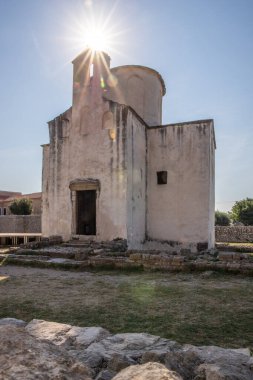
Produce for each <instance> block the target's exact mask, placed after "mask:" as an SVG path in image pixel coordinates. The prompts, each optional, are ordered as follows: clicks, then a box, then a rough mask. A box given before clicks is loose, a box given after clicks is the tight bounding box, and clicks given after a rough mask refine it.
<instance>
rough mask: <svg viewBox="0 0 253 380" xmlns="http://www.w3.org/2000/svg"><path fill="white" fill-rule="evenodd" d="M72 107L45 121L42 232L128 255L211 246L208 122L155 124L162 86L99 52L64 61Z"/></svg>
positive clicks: (148, 72) (148, 73)
mask: <svg viewBox="0 0 253 380" xmlns="http://www.w3.org/2000/svg"><path fill="white" fill-rule="evenodd" d="M73 71H74V73H73V104H72V107H71V108H70V109H68V110H67V111H65V112H64V113H62V114H61V115H59V116H57V117H56V118H55V119H54V120H52V121H50V122H49V123H48V126H49V136H50V142H49V144H45V145H43V173H42V234H43V235H44V236H49V235H61V236H62V237H63V239H64V240H66V241H67V240H70V239H71V238H76V239H81V240H86V239H87V240H95V241H110V240H113V239H117V238H120V239H126V240H127V244H128V248H129V249H165V250H166V249H173V250H176V251H178V250H181V249H184V248H187V249H191V251H193V252H195V251H198V250H201V249H205V248H212V247H213V246H214V152H215V136H214V125H213V120H200V121H192V122H183V123H178V124H169V125H161V122H162V121H161V117H162V97H163V95H164V94H165V84H164V81H163V79H162V77H161V76H160V74H159V73H158V72H157V71H155V70H153V69H151V68H148V67H144V66H136V65H131V66H120V67H115V68H110V57H109V56H108V55H107V54H106V53H101V52H100V53H93V52H92V51H90V50H85V51H84V52H83V53H81V54H80V55H79V56H78V57H77V58H76V59H75V60H74V61H73Z"/></svg>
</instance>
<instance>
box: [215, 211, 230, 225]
mask: <svg viewBox="0 0 253 380" xmlns="http://www.w3.org/2000/svg"><path fill="white" fill-rule="evenodd" d="M215 225H216V226H229V225H230V217H229V215H228V213H226V212H223V211H219V210H217V211H215Z"/></svg>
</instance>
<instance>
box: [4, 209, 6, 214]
mask: <svg viewBox="0 0 253 380" xmlns="http://www.w3.org/2000/svg"><path fill="white" fill-rule="evenodd" d="M4 215H6V208H5V207H4Z"/></svg>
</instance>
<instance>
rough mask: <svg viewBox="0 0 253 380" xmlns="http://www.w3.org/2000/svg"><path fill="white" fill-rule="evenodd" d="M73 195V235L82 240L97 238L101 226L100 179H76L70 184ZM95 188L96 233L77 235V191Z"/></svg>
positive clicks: (71, 194)
mask: <svg viewBox="0 0 253 380" xmlns="http://www.w3.org/2000/svg"><path fill="white" fill-rule="evenodd" d="M69 189H70V196H71V210H72V217H71V236H72V238H79V239H80V240H96V237H97V235H98V226H99V213H98V208H99V194H100V181H99V180H98V179H93V178H85V179H76V180H73V181H71V182H70V184H69ZM85 190H95V191H96V235H77V191H85Z"/></svg>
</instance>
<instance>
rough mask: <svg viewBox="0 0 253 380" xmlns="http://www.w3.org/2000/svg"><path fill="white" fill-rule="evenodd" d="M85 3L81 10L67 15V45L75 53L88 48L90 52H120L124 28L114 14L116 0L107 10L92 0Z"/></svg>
mask: <svg viewBox="0 0 253 380" xmlns="http://www.w3.org/2000/svg"><path fill="white" fill-rule="evenodd" d="M115 1H116V0H115ZM85 4H86V7H85V8H83V10H82V9H80V12H78V13H75V14H73V15H72V18H71V17H69V19H70V22H69V23H68V26H67V28H66V37H65V40H67V41H68V45H69V46H71V49H73V51H75V52H77V53H78V52H80V51H82V50H84V49H87V48H88V49H90V50H91V51H92V53H95V52H99V51H103V52H106V53H107V54H112V53H118V54H121V51H120V50H119V49H121V45H122V44H124V42H123V39H124V36H123V35H124V34H125V33H126V30H123V29H122V26H123V25H124V22H123V21H122V19H121V18H120V17H118V15H117V14H115V13H116V2H115V4H114V5H113V6H112V7H111V8H110V9H109V10H108V9H103V8H102V7H101V8H98V7H95V5H94V4H93V2H92V0H90V1H88V0H86V1H85ZM88 5H89V6H88ZM122 38H123V39H122Z"/></svg>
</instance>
